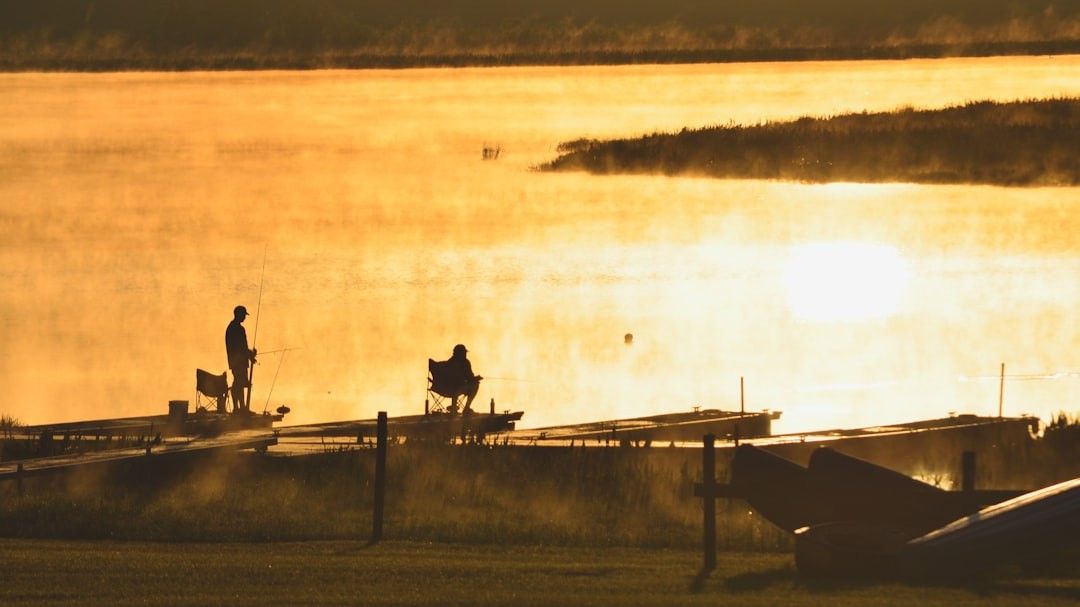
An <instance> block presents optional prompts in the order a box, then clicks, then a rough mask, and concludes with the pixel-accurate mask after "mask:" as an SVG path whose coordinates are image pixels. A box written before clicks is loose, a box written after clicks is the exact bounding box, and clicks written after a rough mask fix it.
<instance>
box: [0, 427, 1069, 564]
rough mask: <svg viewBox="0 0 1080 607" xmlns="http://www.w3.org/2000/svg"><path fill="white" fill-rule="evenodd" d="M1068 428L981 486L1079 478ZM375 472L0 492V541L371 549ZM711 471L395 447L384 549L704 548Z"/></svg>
mask: <svg viewBox="0 0 1080 607" xmlns="http://www.w3.org/2000/svg"><path fill="white" fill-rule="evenodd" d="M1063 419H1064V422H1062V423H1061V424H1059V423H1057V422H1055V423H1054V424H1052V425H1051V427H1052V429H1051V430H1047V432H1046V433H1045V435H1044V436H1043V437H1042V438H1041V439H1038V440H1028V441H1025V442H1022V443H1015V442H1014V441H1012V440H1011V439H1010V440H1005V441H1003V440H1000V439H1001V438H1002V437H997V438H994V437H993V436H989V435H987V436H981V437H979V440H981V441H991V440H993V442H994V445H992V447H993V448H991V445H990V444H989V442H986V448H985V449H983V450H980V452H979V460H978V461H979V463H978V466H979V468H978V469H979V472H978V486H979V487H980V488H1021V489H1033V488H1037V487H1040V486H1043V485H1046V484H1050V483H1052V482H1057V481H1060V480H1063V479H1064V478H1071V477H1072V476H1076V475H1080V457H1078V455H1080V454H1078V453H1077V449H1078V446H1077V441H1076V439H1075V433H1076V431H1077V428H1080V423H1078V422H1077V420H1076V419H1075V418H1069V417H1066V418H1063ZM930 434H932V433H929V434H928V436H929V435H930ZM1066 434H1070V435H1069V436H1066ZM941 441H944V443H942V444H935V443H933V442H926V443H922V444H921V445H920V447H919V448H918V449H917V451H918V452H919V453H918V454H917V455H918V457H914V458H908V459H909V460H910V461H909V464H908V466H907V467H904V468H903V469H901V468H900V467H897V469H901V471H903V472H905V473H912V470H920V471H922V472H923V473H924V474H938V475H940V477H941V480H942V482H941V483H940V484H942V485H943V486H945V487H946V488H948V487H949V485H950V484H949V483H948V482H947V481H948V477H949V473H950V472H952V471H954V470H956V469H957V468H958V467H959V458H958V457H957V455H956V453H955V451H956V447H957V446H956V445H954V444H952V442H955V439H954V440H952V441H950V440H948V439H946V438H942V439H941ZM945 443H949V444H945ZM892 451H895V449H893V450H892ZM890 452H891V451H890ZM730 455H731V452H730V451H721V452H720V453H719V457H718V458H717V459H718V462H717V464H718V471H717V472H718V476H719V478H720V479H724V478H727V476H728V472H727V464H728V461H729V458H730ZM894 455H896V454H894ZM864 456H867V457H868V458H869V459H871V460H872V461H875V460H878V461H881V459H880V458H876V457H872V456H868V455H864ZM373 458H374V453H373V451H372V450H360V451H350V452H336V453H324V454H316V455H309V456H301V457H273V456H269V457H267V456H259V455H256V454H242V453H233V454H228V455H222V456H215V457H202V458H198V459H193V460H186V461H173V462H159V463H148V462H144V461H137V462H134V463H130V464H127V465H124V466H118V467H114V468H98V469H82V470H79V471H78V472H77V473H75V474H72V475H70V476H68V477H40V478H30V479H27V480H26V481H25V484H24V490H25V491H24V493H23V494H22V495H19V494H18V493H17V492H16V490H15V487H14V486H13V483H10V482H9V483H5V484H3V485H0V536H5V537H50V538H113V539H152V540H173V541H186V540H200V541H202V540H206V541H230V540H242V541H249V540H310V539H365V538H367V537H368V535H369V533H370V530H371V504H372V499H373V473H374V461H373ZM700 459H701V451H700V450H699V449H682V448H664V447H660V448H648V449H640V448H621V447H611V448H602V447H521V446H460V445H459V446H449V445H418V444H412V445H392V446H391V448H390V450H389V456H388V479H389V483H388V488H387V498H386V499H387V502H386V516H387V520H386V525H385V528H386V535H387V537H388V538H391V539H406V540H414V541H440V542H459V543H471V544H530V545H563V546H576V545H603V546H637V547H679V548H686V547H691V546H697V545H699V543H700V541H701V529H702V526H701V525H702V501H701V500H700V499H697V498H694V497H693V495H692V494H693V484H694V483H695V482H699V481H700V480H701V478H700V474H701V461H700ZM928 480H932V479H928ZM717 506H718V507H717V511H718V512H717V528H718V544H719V546H720V547H721V548H724V549H731V550H759V551H762V550H763V551H770V550H782V549H787V548H789V547H790V538H788V537H787V536H786V534H784V533H783V532H782V531H780V530H778V529H776V528H775V527H773V526H772V525H771V524H770V523H768V522H767V521H765V520H764V519H762V518H761V517H760V516H758V515H756V514H755V513H753V512H752V511H751V510H750V508H749V507H748V506H747V505H746V503H745V502H743V501H741V500H720V501H719V502H718V504H717Z"/></svg>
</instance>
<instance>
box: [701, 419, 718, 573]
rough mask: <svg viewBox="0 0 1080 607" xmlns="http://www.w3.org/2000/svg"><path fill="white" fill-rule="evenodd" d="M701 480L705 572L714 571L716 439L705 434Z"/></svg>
mask: <svg viewBox="0 0 1080 607" xmlns="http://www.w3.org/2000/svg"><path fill="white" fill-rule="evenodd" d="M702 447H703V448H702V451H701V477H702V478H701V480H702V483H703V485H704V488H703V491H702V493H703V494H704V495H702V497H703V498H704V500H705V537H704V542H703V548H704V550H705V568H704V570H705V571H712V570H713V569H716V437H715V436H713V435H712V434H706V435H705V436H704V438H703V439H702Z"/></svg>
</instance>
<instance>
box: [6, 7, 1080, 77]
mask: <svg viewBox="0 0 1080 607" xmlns="http://www.w3.org/2000/svg"><path fill="white" fill-rule="evenodd" d="M1077 50H1080V8H1078V7H1077V5H1076V3H1075V2H1071V1H1067V0H1039V1H1036V2H1026V3H1016V2H1010V1H1008V0H986V1H984V2H978V3H975V2H970V1H967V0H942V1H939V2H932V1H930V0H915V1H913V2H905V3H895V2H885V1H884V0H870V1H862V2H860V1H858V0H819V1H817V2H812V3H811V2H801V1H799V0H766V1H764V2H753V3H747V2H737V1H735V0H719V1H716V2H696V1H695V0H672V1H671V2H663V3H661V2H647V1H645V0H630V1H624V2H615V1H614V0H585V1H582V2H572V1H570V0H552V1H544V2H542V1H540V0H515V1H510V2H500V1H498V0H474V1H472V2H467V3H462V2H445V3H437V2H427V1H423V0H399V1H391V0H185V1H184V2H174V1H170V0H35V1H34V2H26V1H25V0H0V67H3V68H5V69H118V68H142V69H146V68H160V69H192V68H226V67H247V68H265V67H360V66H406V65H469V64H488V65H490V64H507V63H621V62H635V61H716V60H748V59H808V58H858V57H904V56H941V55H956V54H991V53H1064V52H1076V51H1077Z"/></svg>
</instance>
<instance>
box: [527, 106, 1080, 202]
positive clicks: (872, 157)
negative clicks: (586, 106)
mask: <svg viewBox="0 0 1080 607" xmlns="http://www.w3.org/2000/svg"><path fill="white" fill-rule="evenodd" d="M1078 149H1080V99H1052V100H1039V101H1022V102H1014V103H992V102H978V103H969V104H966V105H963V106H956V107H950V108H946V109H939V110H915V109H911V108H905V109H900V110H896V111H893V112H879V113H866V112H863V113H857V114H845V115H841V116H833V117H826V118H810V117H806V118H801V119H799V120H796V121H792V122H775V123H774V122H770V123H765V124H760V125H753V126H737V125H730V126H716V127H708V128H703V129H696V130H685V129H684V130H683V131H681V132H678V133H658V134H652V135H648V136H644V137H641V138H637V139H618V140H612V141H598V140H588V139H581V140H576V141H571V142H566V143H564V144H562V145H560V146H559V150H560V151H561V152H563V154H562V155H561V156H559V157H558V158H557V159H555V160H553V161H551V162H549V163H547V164H545V165H543V166H542V167H540V168H541V169H542V170H548V171H566V170H584V171H589V172H591V173H597V174H612V173H661V174H665V175H697V176H710V177H722V178H746V179H783V180H794V181H807V182H830V181H843V182H914V183H980V184H994V185H1010V186H1031V185H1055V186H1060V185H1064V186H1075V185H1080V158H1078V156H1077V154H1076V150H1078Z"/></svg>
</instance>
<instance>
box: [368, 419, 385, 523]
mask: <svg viewBox="0 0 1080 607" xmlns="http://www.w3.org/2000/svg"><path fill="white" fill-rule="evenodd" d="M376 432H377V435H376V436H377V439H376V440H377V442H376V444H375V507H374V510H373V513H372V517H371V543H372V544H374V543H376V542H378V541H379V540H381V539H382V533H383V504H384V502H385V499H386V411H379V421H378V426H377V430H376Z"/></svg>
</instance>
